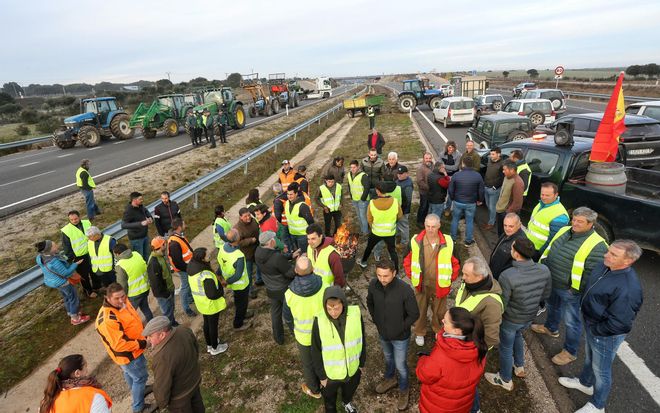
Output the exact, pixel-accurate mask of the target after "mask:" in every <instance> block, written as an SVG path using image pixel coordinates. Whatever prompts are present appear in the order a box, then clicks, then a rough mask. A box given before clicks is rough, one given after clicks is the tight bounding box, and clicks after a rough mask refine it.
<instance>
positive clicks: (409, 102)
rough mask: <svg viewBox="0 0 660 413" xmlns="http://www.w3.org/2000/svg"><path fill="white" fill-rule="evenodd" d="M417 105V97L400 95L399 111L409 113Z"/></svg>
mask: <svg viewBox="0 0 660 413" xmlns="http://www.w3.org/2000/svg"><path fill="white" fill-rule="evenodd" d="M415 107H417V99H415V97H414V96H411V95H403V96H400V97H399V112H402V113H408V112H410V111H411V110H415Z"/></svg>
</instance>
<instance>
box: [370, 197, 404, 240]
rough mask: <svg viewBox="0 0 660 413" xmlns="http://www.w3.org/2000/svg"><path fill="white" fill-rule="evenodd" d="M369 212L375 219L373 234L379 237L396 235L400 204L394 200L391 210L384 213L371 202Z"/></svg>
mask: <svg viewBox="0 0 660 413" xmlns="http://www.w3.org/2000/svg"><path fill="white" fill-rule="evenodd" d="M369 210H370V211H371V216H372V217H373V222H372V224H371V232H372V233H373V234H374V235H377V236H379V237H391V236H393V235H395V234H396V217H397V215H398V214H399V204H398V203H397V200H396V199H394V202H392V205H391V206H390V207H389V209H387V210H385V211H382V210H380V209H378V208H376V206H375V205H374V201H373V200H371V201H369Z"/></svg>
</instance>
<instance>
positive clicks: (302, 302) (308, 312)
mask: <svg viewBox="0 0 660 413" xmlns="http://www.w3.org/2000/svg"><path fill="white" fill-rule="evenodd" d="M324 290H325V286H322V287H321V288H320V289H319V290H318V291H317V293H316V294H314V295H312V296H309V297H301V296H299V295H297V294H295V293H294V292H293V291H291V290H286V292H285V293H284V298H285V299H286V304H287V305H288V306H289V309H291V315H292V316H293V334H294V335H295V336H296V341H298V343H300V344H302V345H303V346H311V345H312V324H313V323H314V317H315V316H316V315H317V314H319V313H320V312H321V311H323V291H324Z"/></svg>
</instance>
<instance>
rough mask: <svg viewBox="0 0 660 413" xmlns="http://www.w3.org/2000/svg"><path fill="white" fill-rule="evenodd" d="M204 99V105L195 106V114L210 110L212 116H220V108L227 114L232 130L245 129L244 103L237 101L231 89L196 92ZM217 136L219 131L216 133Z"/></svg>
mask: <svg viewBox="0 0 660 413" xmlns="http://www.w3.org/2000/svg"><path fill="white" fill-rule="evenodd" d="M196 93H197V94H199V95H200V96H201V98H202V102H203V103H202V104H201V105H197V106H195V109H194V110H195V112H197V111H199V112H202V111H203V110H204V109H208V110H209V111H210V112H211V115H212V116H215V115H217V114H218V111H219V109H220V108H222V110H223V111H224V112H225V113H226V114H227V121H228V124H229V126H230V127H231V128H232V129H243V128H244V127H245V110H244V109H243V102H241V101H240V100H236V97H235V96H234V93H233V92H232V90H231V88H230V87H226V86H224V87H221V88H205V89H200V90H198V91H196ZM214 133H215V134H216V135H219V134H220V131H219V130H216V131H214Z"/></svg>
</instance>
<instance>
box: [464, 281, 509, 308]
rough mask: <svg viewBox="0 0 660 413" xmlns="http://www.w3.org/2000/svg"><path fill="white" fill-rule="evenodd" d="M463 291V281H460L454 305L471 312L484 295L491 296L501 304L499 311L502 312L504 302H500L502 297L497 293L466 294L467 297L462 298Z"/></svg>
mask: <svg viewBox="0 0 660 413" xmlns="http://www.w3.org/2000/svg"><path fill="white" fill-rule="evenodd" d="M464 291H465V283H461V287H460V288H459V289H458V293H456V307H462V308H465V309H466V310H468V311H469V312H472V311H473V310H474V309H475V308H476V307H477V306H478V305H479V303H480V302H481V300H483V299H484V298H486V297H493V298H494V299H495V301H497V302H498V303H500V306H501V311H502V312H504V303H502V297H500V295H499V294H495V293H488V292H487V293H481V292H480V293H479V294H475V295H468V297H467V298H463V292H464Z"/></svg>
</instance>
